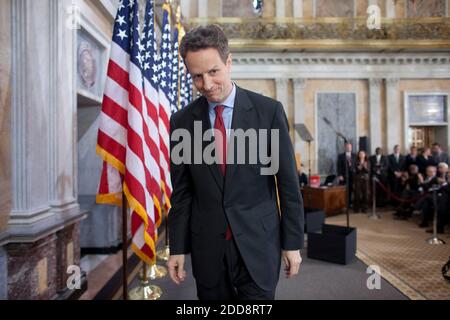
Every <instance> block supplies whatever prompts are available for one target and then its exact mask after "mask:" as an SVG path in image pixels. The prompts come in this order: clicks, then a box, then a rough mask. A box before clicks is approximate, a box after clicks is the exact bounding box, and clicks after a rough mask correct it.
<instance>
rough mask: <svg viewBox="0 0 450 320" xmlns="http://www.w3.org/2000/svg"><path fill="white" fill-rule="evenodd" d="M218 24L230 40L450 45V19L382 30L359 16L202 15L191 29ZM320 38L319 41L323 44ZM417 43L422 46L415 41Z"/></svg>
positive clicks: (396, 22) (391, 23)
mask: <svg viewBox="0 0 450 320" xmlns="http://www.w3.org/2000/svg"><path fill="white" fill-rule="evenodd" d="M206 23H217V24H220V25H221V26H222V28H223V29H224V31H225V33H226V34H227V35H228V37H229V38H230V39H245V40H247V41H248V40H290V39H292V40H296V41H297V42H302V41H304V40H315V41H317V40H320V41H330V40H346V41H353V42H355V41H356V42H357V43H359V45H361V46H364V45H367V43H366V41H375V42H380V41H381V43H383V44H384V43H385V42H386V41H387V40H388V41H397V40H417V39H421V40H444V41H446V43H447V46H448V45H449V43H448V39H449V38H450V19H449V18H420V19H382V20H381V28H380V29H374V30H371V29H368V28H367V18H366V17H356V18H312V19H311V18H295V19H294V18H260V19H255V18H246V19H242V18H202V19H199V18H197V19H191V20H190V21H189V25H188V28H193V27H195V26H197V25H199V24H206ZM320 41H319V43H320ZM416 45H422V44H421V43H416Z"/></svg>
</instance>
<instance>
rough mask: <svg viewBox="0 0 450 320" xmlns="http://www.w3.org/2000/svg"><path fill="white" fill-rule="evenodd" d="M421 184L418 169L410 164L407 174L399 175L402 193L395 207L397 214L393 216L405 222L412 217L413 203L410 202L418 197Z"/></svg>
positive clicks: (421, 180)
mask: <svg viewBox="0 0 450 320" xmlns="http://www.w3.org/2000/svg"><path fill="white" fill-rule="evenodd" d="M422 183H423V177H422V175H421V174H420V173H419V167H418V166H417V165H415V164H412V165H411V166H410V167H409V173H408V172H404V173H403V174H402V175H401V185H402V187H403V191H402V193H401V195H402V199H403V200H404V201H402V202H401V203H400V205H399V206H398V207H397V212H396V213H395V214H394V215H395V216H396V217H397V218H399V219H403V220H406V219H408V218H409V217H411V216H412V213H413V211H414V208H415V207H414V205H415V203H414V202H413V201H412V200H413V199H414V198H416V197H417V196H418V195H420V188H421V186H422Z"/></svg>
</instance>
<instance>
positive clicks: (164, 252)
mask: <svg viewBox="0 0 450 320" xmlns="http://www.w3.org/2000/svg"><path fill="white" fill-rule="evenodd" d="M156 256H157V257H158V259H159V260H161V261H166V262H167V261H169V257H170V247H169V246H165V247H164V249H161V250H159V251H158V252H157V253H156Z"/></svg>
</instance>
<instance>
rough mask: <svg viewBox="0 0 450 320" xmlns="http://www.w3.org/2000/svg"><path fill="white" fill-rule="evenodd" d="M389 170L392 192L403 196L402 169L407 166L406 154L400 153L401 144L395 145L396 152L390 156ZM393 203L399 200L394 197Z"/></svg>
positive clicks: (395, 203)
mask: <svg viewBox="0 0 450 320" xmlns="http://www.w3.org/2000/svg"><path fill="white" fill-rule="evenodd" d="M388 163H389V170H388V180H389V187H390V189H391V192H392V193H394V194H396V195H397V196H398V197H400V196H401V191H402V184H401V176H402V170H403V168H404V166H405V156H403V155H402V154H400V146H399V145H395V146H394V152H393V153H392V154H390V155H389V157H388ZM391 203H392V204H393V205H397V201H396V200H394V199H392V200H391Z"/></svg>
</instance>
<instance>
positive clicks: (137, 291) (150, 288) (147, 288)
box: [130, 262, 162, 300]
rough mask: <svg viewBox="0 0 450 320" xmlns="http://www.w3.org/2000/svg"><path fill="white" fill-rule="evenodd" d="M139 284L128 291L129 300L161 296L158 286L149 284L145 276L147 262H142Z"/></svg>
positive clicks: (154, 298) (152, 298)
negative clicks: (141, 275)
mask: <svg viewBox="0 0 450 320" xmlns="http://www.w3.org/2000/svg"><path fill="white" fill-rule="evenodd" d="M142 264H143V266H142V274H143V277H142V280H141V284H140V285H139V286H137V287H136V288H134V289H131V291H130V300H158V299H159V298H161V296H162V290H161V288H160V287H158V286H155V285H151V284H150V282H149V279H148V277H147V273H148V271H147V263H146V262H142Z"/></svg>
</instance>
